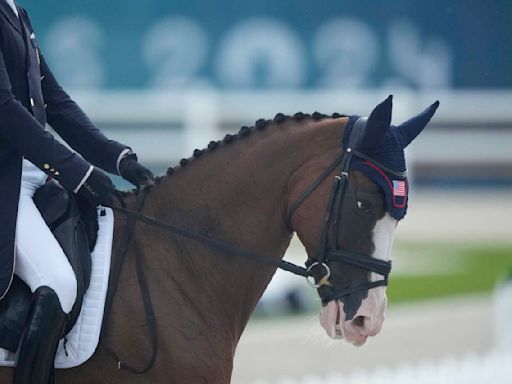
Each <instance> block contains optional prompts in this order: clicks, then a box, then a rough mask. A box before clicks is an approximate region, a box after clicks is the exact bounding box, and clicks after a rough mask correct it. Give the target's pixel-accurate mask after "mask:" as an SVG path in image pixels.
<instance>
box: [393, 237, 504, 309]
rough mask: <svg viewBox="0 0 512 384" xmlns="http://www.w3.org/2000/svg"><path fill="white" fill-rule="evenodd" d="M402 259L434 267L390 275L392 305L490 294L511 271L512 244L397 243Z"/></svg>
mask: <svg viewBox="0 0 512 384" xmlns="http://www.w3.org/2000/svg"><path fill="white" fill-rule="evenodd" d="M395 250H396V251H397V252H398V253H399V254H400V255H401V257H402V258H404V257H411V258H412V259H411V260H410V262H411V263H414V260H421V261H422V262H424V261H425V260H428V261H430V262H431V265H434V266H436V267H435V268H434V271H433V272H429V270H428V268H427V270H426V271H425V273H420V274H417V275H407V274H397V275H396V276H393V272H391V275H390V281H389V286H388V298H389V300H390V301H391V302H403V301H412V300H418V299H429V298H437V297H446V296H450V295H461V294H474V293H486V292H491V291H492V290H493V288H494V286H495V285H496V282H497V281H498V280H499V279H500V278H501V277H503V276H504V275H505V274H506V273H507V272H509V273H510V271H511V270H512V245H508V246H506V245H504V246H493V245H461V244H417V243H415V244H397V246H396V248H395Z"/></svg>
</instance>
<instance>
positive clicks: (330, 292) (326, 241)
mask: <svg viewBox="0 0 512 384" xmlns="http://www.w3.org/2000/svg"><path fill="white" fill-rule="evenodd" d="M366 121H367V118H363V117H360V118H359V119H358V120H357V121H356V122H355V123H354V126H353V128H352V131H351V134H350V138H349V144H348V146H347V149H346V150H345V151H344V152H343V153H342V154H341V155H340V156H338V158H337V159H336V160H335V161H334V162H333V163H332V164H331V165H329V167H327V169H326V170H325V171H324V172H323V173H322V174H321V175H320V176H319V177H318V178H317V179H316V180H315V181H314V182H313V183H312V184H311V185H310V186H309V187H308V188H307V189H306V190H305V191H304V192H303V193H302V194H301V195H300V196H299V198H298V199H297V200H296V201H295V202H294V203H293V204H292V205H291V207H290V210H289V213H288V220H287V221H288V224H289V225H290V228H292V227H291V219H292V217H293V215H294V213H295V212H296V211H297V209H298V208H299V207H300V206H301V205H302V203H303V202H304V201H305V200H306V199H307V198H308V197H309V196H310V195H311V194H312V193H313V192H314V191H315V190H316V189H317V188H318V187H319V186H320V185H321V184H322V183H323V181H324V180H325V179H326V178H327V177H329V176H330V175H331V174H332V172H333V171H335V170H336V169H338V167H339V170H340V171H339V174H338V175H336V176H335V177H334V181H333V184H332V190H331V195H330V198H329V201H328V204H327V211H326V215H325V217H324V226H323V229H322V232H321V233H322V235H321V236H322V237H321V241H320V244H319V246H318V250H317V251H316V252H315V256H314V257H313V258H310V259H308V260H307V261H306V268H304V267H301V266H298V265H296V264H293V263H290V262H288V261H285V260H278V259H275V258H274V257H271V256H267V255H261V254H256V253H253V252H250V251H246V250H243V249H240V248H238V247H236V246H233V245H231V244H228V243H226V242H224V241H222V240H218V239H215V238H212V237H209V236H206V235H203V234H201V233H198V232H196V231H192V230H189V229H186V228H183V227H180V226H177V225H175V224H173V223H166V222H163V221H160V220H158V219H155V218H152V217H149V216H146V215H143V214H142V213H141V211H142V208H143V206H144V199H145V196H146V194H147V193H148V191H149V188H148V187H146V188H143V189H139V190H138V193H137V202H136V210H131V209H127V206H126V203H125V201H124V198H123V197H122V194H121V193H120V192H118V191H117V194H116V196H117V197H118V199H119V201H120V203H121V207H112V209H113V210H114V211H117V212H119V213H122V214H124V215H125V216H127V224H126V230H125V232H124V236H123V237H122V239H121V243H120V247H119V248H118V251H117V254H116V258H115V259H114V260H115V264H114V266H113V267H112V271H111V276H110V281H109V288H108V292H107V299H106V304H105V314H104V322H103V324H104V329H103V332H105V328H106V326H107V324H108V321H107V320H108V317H109V314H110V312H111V309H112V305H113V299H114V297H115V294H116V291H117V286H118V282H119V277H120V275H121V270H122V266H123V263H124V260H125V258H126V255H127V253H128V248H129V246H130V244H131V243H132V240H133V234H134V230H135V224H136V222H138V221H139V222H142V223H144V224H146V225H149V226H154V227H157V228H160V229H163V230H166V231H168V232H172V233H174V234H176V235H178V236H182V237H186V238H189V239H192V240H195V241H197V242H200V243H202V244H203V245H205V246H207V247H208V248H210V249H212V250H216V251H221V252H226V253H230V254H233V255H239V256H243V257H246V258H248V259H251V260H253V261H256V262H259V263H263V264H267V265H271V266H274V267H277V268H280V269H282V270H285V271H288V272H291V273H293V274H296V275H299V276H303V277H305V278H306V279H307V281H308V283H309V284H310V285H311V286H313V287H314V288H317V290H318V294H319V296H320V299H321V300H322V303H323V304H324V305H325V304H327V303H328V302H329V301H332V300H338V299H340V298H342V297H344V296H347V295H350V294H352V293H356V292H360V291H365V290H369V289H372V288H376V287H379V286H385V285H387V283H388V275H389V273H390V271H391V261H385V260H380V259H376V258H374V257H371V256H367V255H363V254H360V253H356V252H352V251H348V250H343V249H339V248H338V247H337V241H336V234H337V233H338V230H339V228H340V224H341V223H340V217H339V216H340V212H341V206H342V203H343V198H344V196H345V191H346V189H347V185H348V178H349V172H350V163H351V161H352V159H353V157H354V156H356V157H359V158H363V159H365V160H367V161H370V162H373V163H374V164H376V165H378V166H379V167H381V168H383V169H385V170H386V171H388V172H390V173H394V174H398V173H396V172H394V171H393V170H390V169H387V168H385V167H382V166H381V165H380V164H378V163H377V162H376V161H374V160H372V159H371V158H370V157H368V156H366V155H364V154H362V153H360V152H359V151H357V150H354V148H356V147H357V143H358V141H359V140H360V138H361V137H362V135H363V132H364V129H365V127H366ZM135 246H136V251H137V252H136V258H135V260H136V270H137V275H138V280H139V287H140V290H141V296H142V298H143V304H144V311H145V313H146V319H147V322H148V325H149V329H150V334H151V344H152V346H153V347H152V353H151V357H150V360H149V363H148V364H147V365H146V366H145V367H144V368H143V369H136V368H134V367H132V366H130V365H128V364H126V363H124V362H122V361H121V359H120V358H119V357H118V355H117V354H116V353H115V352H114V351H112V350H109V352H110V354H111V355H112V356H113V357H114V359H115V360H116V361H117V366H118V368H119V369H126V370H128V371H129V372H131V373H136V374H143V373H146V372H147V371H149V370H150V369H151V368H152V366H153V365H154V362H155V360H156V355H157V349H158V337H157V327H156V319H155V315H154V310H153V305H152V302H151V295H150V292H149V287H148V285H147V279H146V277H145V272H144V267H143V256H144V255H143V250H142V249H141V247H139V246H138V244H136V243H135ZM329 263H344V264H348V265H351V266H355V267H357V268H360V269H363V270H367V271H369V272H374V273H377V274H379V275H382V276H383V279H381V280H378V281H367V282H365V283H363V284H359V285H356V286H353V287H348V288H344V289H342V290H336V289H335V288H334V287H333V286H332V285H331V284H330V282H329V278H330V275H331V269H330V267H329ZM321 269H324V270H325V274H323V275H322V274H321V273H318V272H321ZM315 275H317V276H321V277H319V278H317V277H316V276H315ZM311 279H314V281H312V280H311Z"/></svg>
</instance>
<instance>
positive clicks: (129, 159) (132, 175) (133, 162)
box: [119, 153, 155, 188]
mask: <svg viewBox="0 0 512 384" xmlns="http://www.w3.org/2000/svg"><path fill="white" fill-rule="evenodd" d="M119 173H120V174H121V176H122V178H123V179H125V180H128V181H129V182H130V183H132V184H133V185H135V186H136V187H137V188H138V187H140V186H146V185H153V184H154V181H155V177H154V176H153V173H152V172H151V171H150V170H149V169H147V168H146V167H144V166H142V165H140V164H139V163H138V162H137V156H136V155H135V154H134V153H129V154H128V155H126V156H125V157H123V158H122V159H121V162H120V163H119Z"/></svg>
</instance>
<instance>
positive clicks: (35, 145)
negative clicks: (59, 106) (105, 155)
mask: <svg viewBox="0 0 512 384" xmlns="http://www.w3.org/2000/svg"><path fill="white" fill-rule="evenodd" d="M0 136H1V137H2V138H3V139H4V140H6V141H7V142H8V143H10V145H11V146H12V147H14V148H15V149H16V150H17V151H18V152H19V153H20V154H21V155H22V156H24V157H26V158H27V159H29V160H30V161H31V162H32V163H33V164H34V165H36V166H37V167H38V168H40V169H41V170H42V171H43V172H45V173H46V174H48V175H50V176H52V177H54V178H55V179H57V180H58V181H59V182H60V183H61V184H62V185H63V186H64V187H65V188H66V189H68V190H75V189H76V188H77V187H78V186H79V185H80V184H81V182H82V180H83V179H84V177H85V176H86V174H87V173H88V172H89V169H90V167H91V166H90V164H89V163H88V162H87V161H85V160H84V159H82V158H81V157H80V156H79V155H77V154H76V153H74V152H72V151H70V150H69V149H68V148H67V147H65V146H64V145H63V144H61V143H60V142H59V141H58V140H57V139H55V137H54V136H53V135H52V134H51V133H50V132H48V131H46V130H45V129H44V127H42V126H41V124H39V122H38V121H37V120H36V119H35V118H34V117H33V116H32V115H31V114H30V112H29V111H28V110H27V109H26V108H25V107H24V106H23V105H22V104H21V103H20V102H19V101H18V100H17V99H16V97H15V96H14V95H13V93H12V86H11V82H10V80H9V75H8V73H7V69H6V67H5V62H4V56H3V52H2V50H1V49H0Z"/></svg>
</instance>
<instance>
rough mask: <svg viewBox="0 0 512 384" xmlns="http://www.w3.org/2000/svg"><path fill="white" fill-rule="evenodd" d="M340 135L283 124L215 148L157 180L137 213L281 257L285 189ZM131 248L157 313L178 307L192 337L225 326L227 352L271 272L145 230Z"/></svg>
mask: <svg viewBox="0 0 512 384" xmlns="http://www.w3.org/2000/svg"><path fill="white" fill-rule="evenodd" d="M339 127H340V123H339V121H338V122H335V121H333V120H330V122H317V123H314V122H312V121H310V122H308V123H301V124H297V123H296V122H292V121H290V122H288V123H284V124H280V125H279V126H278V127H273V126H270V127H267V128H266V130H264V131H261V132H253V133H252V134H251V135H249V136H248V137H242V138H238V139H237V140H235V141H234V142H233V143H231V144H223V145H221V146H220V147H219V148H218V149H217V150H215V151H213V152H211V153H206V154H204V155H203V156H201V157H200V158H198V159H194V160H191V161H190V163H189V164H188V165H187V166H185V167H181V168H177V169H176V171H175V172H174V173H173V175H172V176H170V177H164V178H163V179H162V180H161V181H160V183H159V184H158V185H156V186H155V187H153V188H152V189H151V192H150V193H149V195H148V196H147V201H146V204H145V208H144V214H146V215H149V216H153V217H156V218H158V219H160V220H162V221H166V222H172V223H174V224H177V225H180V226H183V227H186V228H189V229H192V230H195V231H197V232H199V233H202V234H207V235H209V236H211V237H213V238H216V239H221V240H222V241H224V242H226V243H229V244H232V245H235V246H237V247H239V248H240V249H244V250H248V251H252V252H255V253H257V254H263V255H269V256H272V257H275V258H282V256H283V255H284V252H285V250H286V248H287V247H288V245H289V242H290V239H291V233H290V231H289V230H288V229H287V228H286V225H285V222H286V209H287V206H288V198H289V196H288V191H289V188H290V185H289V184H290V180H292V179H293V177H296V175H297V170H299V169H301V168H302V167H303V166H304V164H306V163H308V162H309V161H310V160H311V159H313V158H315V157H318V158H321V157H322V156H325V154H326V153H330V152H332V148H334V147H336V148H337V151H339V144H333V143H336V142H338V143H339V138H340V132H339V131H340V128H339ZM322 128H323V129H322ZM320 129H321V131H319V130H320ZM312 143H314V145H312ZM132 200H134V199H132ZM130 204H131V205H134V202H133V201H131V202H130ZM137 239H138V241H139V242H140V243H141V244H144V245H145V249H146V254H147V263H148V271H150V272H151V276H148V277H149V280H150V281H152V282H153V290H154V291H157V292H156V295H155V296H158V297H159V298H160V300H162V301H161V302H162V303H163V304H162V305H175V306H176V307H177V308H180V311H181V313H180V314H181V315H183V316H185V317H187V318H189V319H190V318H194V319H195V321H196V324H197V325H198V327H199V328H201V327H202V326H207V327H209V329H211V327H212V326H213V327H220V328H222V327H225V328H226V332H224V333H223V332H222V330H217V332H218V333H220V334H223V336H224V337H228V336H231V337H230V339H231V343H232V344H231V345H232V346H233V347H234V346H235V345H236V342H237V341H238V338H239V337H240V335H241V333H242V331H243V329H244V327H245V325H246V323H247V320H248V319H249V316H250V314H251V312H252V310H253V309H254V307H255V306H256V303H257V301H258V300H259V298H260V297H261V295H262V293H263V291H264V289H265V288H266V286H267V285H268V283H269V282H270V279H271V278H272V275H273V274H274V272H275V268H273V267H268V266H265V265H262V264H256V263H254V262H252V261H250V260H247V259H245V258H242V257H240V256H235V255H227V254H225V253H221V252H217V251H212V250H210V249H208V248H207V247H206V246H205V245H204V244H200V243H197V242H194V241H191V240H188V239H184V238H180V237H176V236H174V235H172V234H170V233H166V232H162V231H159V230H156V229H154V228H149V227H147V226H144V227H143V226H139V227H138V229H137ZM226 333H229V335H227V334H226ZM216 343H217V344H218V343H219V340H216Z"/></svg>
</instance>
